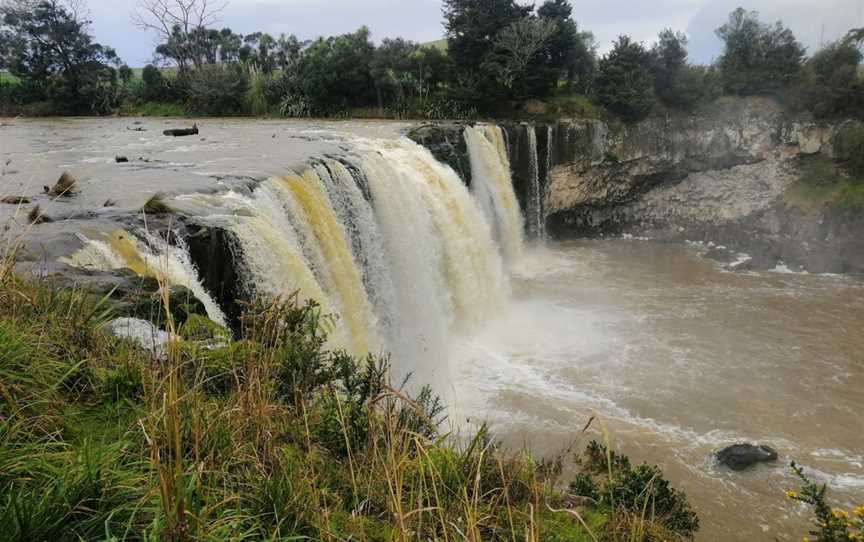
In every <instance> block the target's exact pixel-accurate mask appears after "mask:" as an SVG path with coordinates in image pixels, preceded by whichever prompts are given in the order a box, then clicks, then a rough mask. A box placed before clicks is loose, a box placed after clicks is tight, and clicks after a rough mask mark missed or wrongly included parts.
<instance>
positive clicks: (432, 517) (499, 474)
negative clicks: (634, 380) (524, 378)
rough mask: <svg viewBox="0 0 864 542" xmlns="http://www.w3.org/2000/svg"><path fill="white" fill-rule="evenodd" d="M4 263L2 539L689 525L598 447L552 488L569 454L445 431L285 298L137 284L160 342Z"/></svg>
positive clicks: (557, 535)
mask: <svg viewBox="0 0 864 542" xmlns="http://www.w3.org/2000/svg"><path fill="white" fill-rule="evenodd" d="M4 262H5V263H4V265H2V266H0V510H2V512H0V522H2V525H3V533H2V535H0V538H2V539H3V540H22V541H23V540H127V539H129V540H243V539H248V540H334V541H335V540H369V541H373V540H374V541H377V540H380V541H391V540H393V541H396V540H453V541H456V540H514V541H515V540H527V541H540V540H542V541H562V542H563V541H568V542H573V541H595V540H607V539H614V540H625V539H626V540H649V539H650V540H655V539H656V540H661V539H663V540H674V539H685V538H688V537H689V536H690V535H692V533H693V531H694V530H695V528H696V526H697V525H698V523H694V521H696V520H695V515H692V517H691V514H692V512H690V511H689V507H688V506H687V505H686V499H684V497H683V495H680V494H678V493H677V492H674V493H673V494H671V497H670V493H669V491H670V490H669V488H668V484H666V483H665V482H663V484H660V481H662V478H658V475H659V473H658V472H656V471H654V470H651V471H646V472H647V473H648V474H647V475H645V474H642V475H639V474H638V473H637V472H636V471H635V470H631V469H629V466H628V468H627V470H619V469H618V467H617V466H616V467H615V469H614V470H613V468H612V463H611V461H613V458H614V457H615V456H614V454H613V455H609V454H606V453H605V452H602V453H600V454H599V456H597V453H596V449H597V448H594V449H595V456H597V457H600V458H601V460H600V463H602V458H603V457H606V456H608V457H609V460H610V463H609V465H608V467H609V468H608V469H607V468H606V467H602V466H601V468H597V465H596V461H595V464H594V465H593V467H591V470H586V471H585V472H584V473H583V475H580V478H579V479H578V480H576V481H575V482H574V484H571V485H570V486H569V487H570V489H571V491H570V492H568V491H566V490H565V488H567V487H568V485H567V482H568V481H567V480H562V479H561V473H562V465H563V462H564V461H569V460H571V459H572V458H571V457H561V458H557V459H554V460H539V459H535V458H532V457H530V456H528V455H527V454H521V453H520V454H515V455H513V454H506V453H504V451H503V450H501V449H499V448H498V446H496V444H495V443H494V441H493V439H492V437H491V436H490V435H489V433H488V432H487V431H486V430H485V429H483V430H481V431H479V433H477V434H476V435H473V436H471V437H470V438H458V439H457V438H455V437H454V436H450V435H442V434H441V433H440V428H439V422H440V421H441V420H442V412H443V410H442V407H441V405H440V403H439V402H438V400H437V399H436V398H435V397H434V395H433V394H432V393H431V392H430V391H429V390H428V389H424V390H423V391H422V392H420V393H418V394H417V395H416V397H414V398H410V397H408V396H407V394H406V393H405V392H404V391H402V390H401V389H399V388H398V387H393V386H391V385H390V384H389V380H388V377H387V374H388V370H387V367H388V362H387V360H385V359H379V358H374V357H369V358H367V359H355V358H352V357H351V356H349V355H347V354H345V353H344V352H341V351H336V350H331V349H330V348H329V347H328V345H327V341H326V335H327V330H329V329H332V326H333V324H334V322H333V321H332V319H330V318H328V317H327V316H325V315H321V314H320V312H319V310H318V309H317V308H316V307H315V306H314V305H311V304H300V303H299V302H298V301H297V298H296V297H291V298H288V299H283V300H271V301H268V302H261V303H256V304H253V305H250V306H248V307H247V310H246V314H245V316H244V318H243V320H242V330H241V332H240V333H239V337H238V338H234V339H232V338H231V336H230V335H229V334H228V333H227V331H226V330H224V329H222V328H220V327H219V326H217V325H216V324H214V323H213V322H211V321H209V320H207V319H206V318H205V317H204V316H201V315H198V314H188V313H184V312H183V311H177V310H175V309H174V308H173V305H174V304H175V300H174V299H172V298H171V297H170V295H169V294H167V293H162V292H168V291H169V289H168V288H167V287H166V286H167V285H164V284H163V285H161V287H160V288H159V289H158V290H157V291H156V292H149V293H146V292H145V293H143V294H141V295H145V296H146V298H147V299H150V300H151V301H153V304H152V305H151V306H153V307H157V312H158V314H151V316H152V318H153V320H154V321H155V322H157V323H158V324H159V325H160V326H161V327H163V328H164V329H165V330H167V331H168V332H169V333H170V334H171V336H172V337H173V340H171V341H170V342H169V343H168V345H167V348H166V349H165V351H164V352H163V355H159V354H154V353H151V352H150V350H148V349H146V348H142V347H141V346H139V345H137V343H135V342H132V341H130V340H121V339H118V338H115V337H114V336H112V335H111V334H109V333H107V332H106V324H107V323H108V322H109V321H110V320H111V319H112V318H115V317H116V316H119V315H122V314H124V311H127V310H128V306H129V303H128V300H126V303H125V304H124V303H119V302H118V300H117V299H115V298H116V297H117V296H116V295H108V296H105V297H101V298H100V297H97V296H94V295H92V294H89V293H87V292H85V291H82V290H77V289H69V288H66V289H62V290H61V289H57V288H55V287H54V286H52V285H51V284H50V283H47V282H41V281H27V280H22V279H21V278H19V277H17V276H15V275H14V274H13V273H12V271H11V262H12V259H11V258H7V259H5V260H4ZM151 282H152V281H151ZM139 305H140V304H139ZM158 307H161V309H158ZM601 449H602V448H601ZM595 459H596V457H595ZM614 461H616V462H617V461H620V460H618V459H614ZM615 464H616V465H617V463H615ZM633 488H638V489H637V491H636V493H632V491H633ZM577 490H584V491H586V492H590V494H579V493H573V491H577ZM625 490H626V491H629V492H630V493H624V492H625ZM627 495H629V500H628V497H627ZM670 499H671V500H670ZM664 503H665V504H664ZM682 514H683V515H682ZM682 517H683V518H685V520H686V522H685V524H683V525H684V526H683V528H682V524H681V518H682ZM658 536H659V537H660V538H657V537H658Z"/></svg>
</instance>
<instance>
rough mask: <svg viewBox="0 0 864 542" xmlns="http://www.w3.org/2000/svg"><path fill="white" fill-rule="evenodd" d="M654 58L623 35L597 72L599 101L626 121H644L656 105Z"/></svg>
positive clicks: (601, 62)
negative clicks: (652, 73)
mask: <svg viewBox="0 0 864 542" xmlns="http://www.w3.org/2000/svg"><path fill="white" fill-rule="evenodd" d="M650 64H651V56H650V54H649V53H648V51H646V50H645V48H644V47H643V46H642V45H641V44H639V43H635V42H634V41H632V40H631V39H630V37H629V36H621V37H619V38H618V40H617V41H616V42H615V46H614V47H613V49H612V51H610V52H609V54H608V55H606V56H605V57H603V59H601V60H600V65H599V68H598V71H597V81H596V92H597V99H598V100H599V101H600V103H601V104H602V105H603V106H604V107H606V108H607V109H609V110H610V111H612V112H614V113H616V114H618V115H620V116H621V117H623V118H624V119H626V120H629V121H635V120H639V119H641V118H643V117H644V116H645V115H647V114H648V112H649V111H650V110H651V108H652V107H653V105H654V81H653V77H652V76H651V71H650V69H649V66H650Z"/></svg>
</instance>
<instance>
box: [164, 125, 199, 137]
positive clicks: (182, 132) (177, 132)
mask: <svg viewBox="0 0 864 542" xmlns="http://www.w3.org/2000/svg"><path fill="white" fill-rule="evenodd" d="M162 133H163V134H164V135H166V136H172V137H183V136H192V135H198V125H197V124H193V125H192V128H172V129H169V130H165V131H163V132H162Z"/></svg>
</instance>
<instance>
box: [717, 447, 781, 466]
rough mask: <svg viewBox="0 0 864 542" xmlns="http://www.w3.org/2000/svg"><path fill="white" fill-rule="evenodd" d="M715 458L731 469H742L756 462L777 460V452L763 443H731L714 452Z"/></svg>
mask: <svg viewBox="0 0 864 542" xmlns="http://www.w3.org/2000/svg"><path fill="white" fill-rule="evenodd" d="M716 456H717V460H718V461H720V463H721V464H723V465H726V466H727V467H729V468H730V469H732V470H736V471H739V470H744V469H746V468H749V467H752V466H753V465H755V464H757V463H766V462H770V461H776V460H777V452H776V451H775V450H774V449H773V448H771V447H770V446H766V445H764V444H760V445H758V446H757V445H755V444H746V443H739V444H733V445H732V446H728V447H726V448H723V449H722V450H720V451H719V452H717V453H716Z"/></svg>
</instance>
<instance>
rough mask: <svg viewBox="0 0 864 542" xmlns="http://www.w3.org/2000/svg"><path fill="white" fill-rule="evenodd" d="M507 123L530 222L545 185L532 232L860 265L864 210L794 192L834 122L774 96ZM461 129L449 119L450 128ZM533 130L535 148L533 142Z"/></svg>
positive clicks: (763, 263)
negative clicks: (790, 107) (795, 113)
mask: <svg viewBox="0 0 864 542" xmlns="http://www.w3.org/2000/svg"><path fill="white" fill-rule="evenodd" d="M503 127H504V129H505V131H506V132H507V134H508V140H509V143H510V154H511V166H512V169H513V173H514V184H515V186H516V191H517V195H518V196H519V198H520V201H521V202H522V203H523V209H526V211H528V212H526V215H528V216H526V222H527V223H528V224H529V226H530V224H531V222H532V217H531V216H530V214H531V212H538V211H531V210H530V209H528V207H529V203H528V202H527V201H526V193H527V187H528V186H529V185H530V184H531V182H532V176H534V175H536V176H539V184H540V186H541V187H542V193H543V198H542V204H541V209H539V213H540V214H541V216H542V221H543V223H544V226H545V232H544V231H539V232H536V231H535V232H532V231H531V228H530V227H529V234H535V235H537V234H544V233H548V235H550V236H551V237H554V238H572V237H598V236H606V235H620V234H631V235H636V236H645V237H650V238H653V239H658V240H674V241H683V240H687V241H701V242H706V243H708V242H711V243H713V244H719V245H723V246H725V247H727V249H728V251H727V252H728V254H729V255H737V253H740V252H743V253H747V254H748V255H750V256H751V258H750V260H749V261H748V262H746V263H745V264H744V265H743V266H744V267H751V268H771V267H774V266H776V265H777V264H778V263H780V262H783V263H784V264H786V265H787V266H789V267H791V268H793V269H795V268H798V269H802V270H807V271H810V272H864V210H860V209H857V208H852V207H844V206H838V205H815V206H812V205H804V206H802V205H799V204H793V203H791V202H790V198H788V197H787V194H788V193H789V191H790V189H792V188H793V187H795V185H796V183H798V179H799V176H800V171H799V170H800V162H801V161H802V160H804V159H807V158H806V157H809V156H828V157H830V156H832V148H831V141H832V136H833V135H834V133H835V127H834V126H832V125H826V124H820V123H816V122H813V121H808V120H803V119H800V118H792V117H790V116H788V115H787V114H786V113H784V111H783V109H782V108H781V107H780V106H779V105H777V104H776V103H774V102H772V101H771V100H767V99H724V100H721V101H719V102H717V103H716V104H714V105H713V106H711V107H710V108H709V109H707V110H705V111H702V112H700V113H698V114H695V115H690V116H684V115H678V116H666V117H653V118H650V119H648V120H645V121H643V122H641V123H638V124H635V125H625V124H616V123H614V122H605V121H601V120H584V119H573V120H561V121H559V122H556V123H553V124H542V123H541V124H534V125H532V124H526V123H519V124H507V123H505V124H503ZM436 129H438V130H443V128H442V127H440V126H439V127H437V128H436ZM458 129H459V127H458V126H451V130H450V132H451V135H453V134H452V132H455V131H458ZM444 131H445V132H446V131H447V130H444ZM528 132H533V134H534V135H533V136H532V137H530V138H527V137H526V134H527V133H528ZM529 139H530V140H531V141H532V142H533V144H534V146H535V147H536V148H531V149H527V148H526V141H528V140H529ZM449 140H452V141H456V140H457V139H456V138H454V137H450V138H449ZM424 143H427V144H428V141H425V142H424ZM449 149H450V151H451V153H453V154H458V149H457V148H456V147H454V146H451V147H449ZM448 161H451V162H452V161H454V158H452V155H451V157H450V158H449V159H448ZM718 256H719V254H718Z"/></svg>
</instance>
